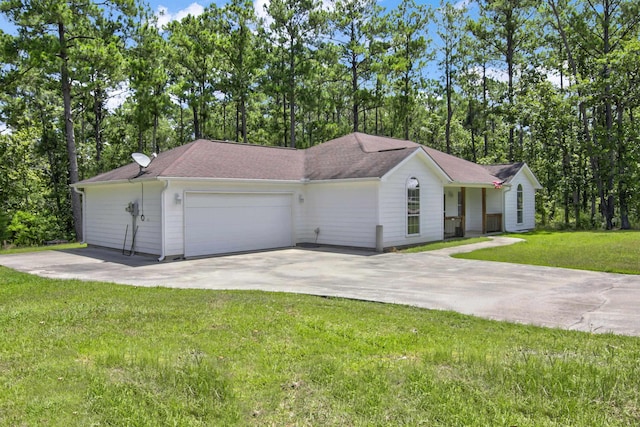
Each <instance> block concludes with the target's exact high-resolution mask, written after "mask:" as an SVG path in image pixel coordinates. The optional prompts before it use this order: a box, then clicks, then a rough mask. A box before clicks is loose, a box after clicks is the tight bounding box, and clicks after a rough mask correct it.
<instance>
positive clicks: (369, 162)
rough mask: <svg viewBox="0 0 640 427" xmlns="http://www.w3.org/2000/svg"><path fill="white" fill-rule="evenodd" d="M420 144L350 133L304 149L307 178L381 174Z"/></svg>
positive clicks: (360, 176) (341, 177) (374, 176)
mask: <svg viewBox="0 0 640 427" xmlns="http://www.w3.org/2000/svg"><path fill="white" fill-rule="evenodd" d="M419 147H420V146H419V145H418V144H416V143H414V142H410V141H401V140H397V139H392V138H383V137H378V136H371V135H366V134H363V133H351V134H349V135H345V136H343V137H340V138H336V139H333V140H331V141H328V142H325V143H323V144H319V145H316V146H314V147H311V148H308V149H307V150H305V152H306V158H305V170H306V178H307V179H309V180H325V179H349V178H380V177H382V176H384V175H385V174H386V173H387V172H389V171H390V170H391V169H392V168H393V167H395V166H396V165H397V164H398V163H400V162H401V161H402V160H404V159H406V158H407V157H409V156H410V155H411V154H412V153H413V152H415V151H416V150H417V149H419Z"/></svg>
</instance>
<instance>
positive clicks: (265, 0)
mask: <svg viewBox="0 0 640 427" xmlns="http://www.w3.org/2000/svg"><path fill="white" fill-rule="evenodd" d="M268 5H269V0H254V2H253V10H255V12H256V16H257V17H258V18H262V19H264V20H265V22H266V24H267V25H269V22H267V21H270V17H269V14H268V13H267V10H266V7H268Z"/></svg>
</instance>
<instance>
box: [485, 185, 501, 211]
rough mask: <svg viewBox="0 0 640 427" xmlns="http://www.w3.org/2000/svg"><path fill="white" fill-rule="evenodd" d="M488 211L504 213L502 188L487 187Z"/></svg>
mask: <svg viewBox="0 0 640 427" xmlns="http://www.w3.org/2000/svg"><path fill="white" fill-rule="evenodd" d="M487 213H488V214H499V213H502V189H498V188H487Z"/></svg>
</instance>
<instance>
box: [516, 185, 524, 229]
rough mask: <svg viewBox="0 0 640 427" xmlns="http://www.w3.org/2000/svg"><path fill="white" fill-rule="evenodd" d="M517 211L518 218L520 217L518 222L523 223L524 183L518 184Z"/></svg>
mask: <svg viewBox="0 0 640 427" xmlns="http://www.w3.org/2000/svg"><path fill="white" fill-rule="evenodd" d="M516 197H517V199H516V204H517V206H516V212H517V218H518V224H522V223H523V222H524V212H523V210H524V208H523V205H524V195H523V194H522V184H518V190H517V193H516Z"/></svg>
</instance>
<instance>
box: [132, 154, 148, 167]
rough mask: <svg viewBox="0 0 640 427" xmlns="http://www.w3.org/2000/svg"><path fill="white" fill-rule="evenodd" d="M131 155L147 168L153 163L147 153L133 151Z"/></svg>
mask: <svg viewBox="0 0 640 427" xmlns="http://www.w3.org/2000/svg"><path fill="white" fill-rule="evenodd" d="M131 157H132V158H133V160H134V161H135V162H136V163H137V164H138V165H139V166H140V167H141V168H146V167H147V166H149V164H151V159H150V158H149V156H147V155H146V154H142V153H133V154H132V155H131Z"/></svg>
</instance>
